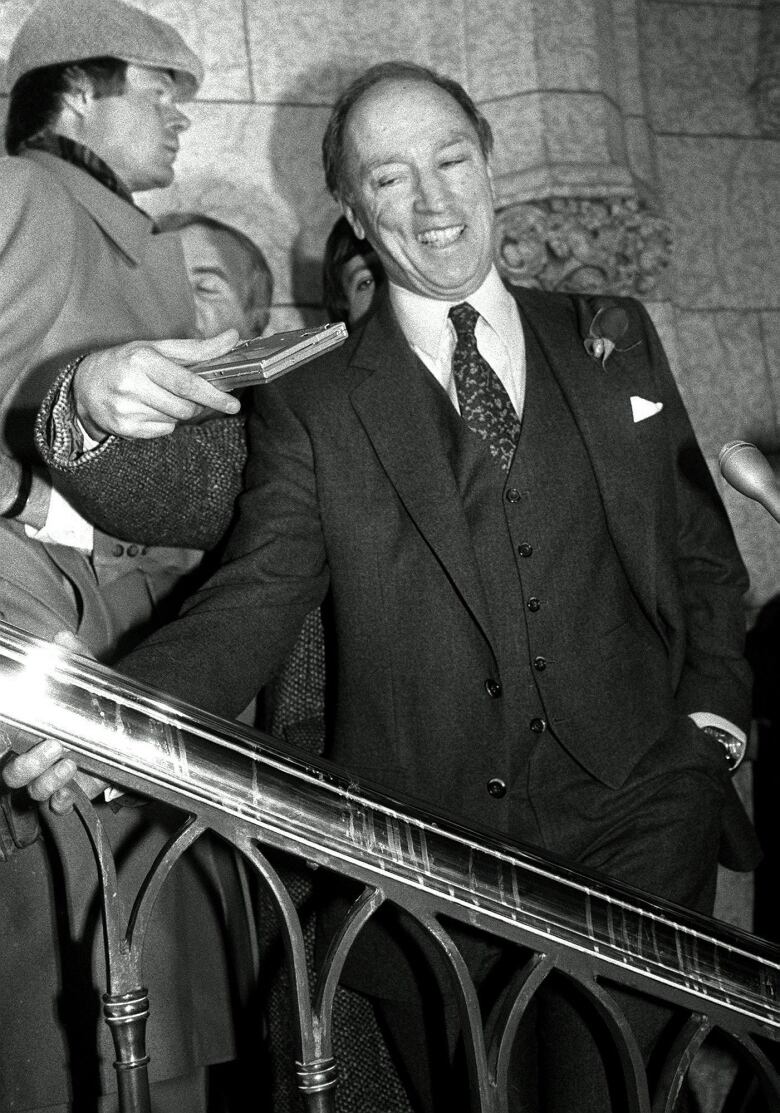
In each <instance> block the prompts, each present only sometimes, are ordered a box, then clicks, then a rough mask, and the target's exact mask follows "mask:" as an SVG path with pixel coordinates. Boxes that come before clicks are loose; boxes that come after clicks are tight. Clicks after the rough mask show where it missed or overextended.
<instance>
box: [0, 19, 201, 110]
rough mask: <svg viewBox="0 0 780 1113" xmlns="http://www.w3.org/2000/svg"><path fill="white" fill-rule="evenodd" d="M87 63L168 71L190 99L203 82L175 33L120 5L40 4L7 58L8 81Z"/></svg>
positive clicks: (195, 58) (198, 66) (193, 56)
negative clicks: (100, 60)
mask: <svg viewBox="0 0 780 1113" xmlns="http://www.w3.org/2000/svg"><path fill="white" fill-rule="evenodd" d="M88 58H119V59H120V61H123V62H132V63H134V64H135V65H137V66H154V67H155V68H158V69H164V70H171V71H172V72H173V74H174V77H175V79H176V84H177V85H178V86H179V90H180V93H181V95H182V96H183V97H184V98H185V99H188V98H190V97H192V96H194V95H195V92H196V91H197V89H198V86H199V85H200V83H201V81H202V80H203V66H202V65H201V62H200V59H199V58H198V56H197V55H196V54H194V53H193V52H192V51H191V50H190V48H189V47H188V46H187V44H186V43H185V41H184V39H183V38H182V37H181V35H180V34H179V32H178V31H176V30H175V29H174V28H173V27H171V25H170V23H165V22H164V20H162V19H157V18H156V17H155V16H153V15H147V13H146V12H143V11H141V9H140V8H136V7H133V5H132V4H125V3H123V2H122V0H41V2H40V3H39V4H37V5H36V7H35V8H34V9H33V10H32V12H31V13H30V15H29V16H28V17H27V19H26V20H25V21H24V23H23V24H22V26H21V27H20V28H19V33H18V34H17V36H16V38H15V39H14V41H13V43H12V45H11V52H10V54H9V56H8V66H7V71H6V72H7V78H8V86H9V88H13V86H14V85H15V84H16V82H17V81H18V80H19V78H20V77H24V75H25V74H27V73H29V72H30V71H31V70H37V69H40V68H41V66H56V65H61V64H63V63H65V62H78V61H83V60H86V59H88Z"/></svg>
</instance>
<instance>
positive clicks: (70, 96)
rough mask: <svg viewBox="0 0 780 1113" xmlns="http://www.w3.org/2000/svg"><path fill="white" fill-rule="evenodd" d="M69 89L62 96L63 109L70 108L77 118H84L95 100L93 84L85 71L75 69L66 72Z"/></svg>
mask: <svg viewBox="0 0 780 1113" xmlns="http://www.w3.org/2000/svg"><path fill="white" fill-rule="evenodd" d="M66 76H67V78H68V89H67V91H66V92H64V93H63V94H62V104H63V107H66V108H69V109H70V111H71V112H74V113H75V114H76V115H77V116H83V115H84V114H85V113H86V111H87V109H88V108H89V105H90V103H91V102H92V101H93V100H94V99H95V91H94V89H93V87H92V82H91V81H90V80H89V78H88V77H87V75H86V74H85V73H84V71H83V70H80V69H78V68H77V67H75V66H74V67H73V68H72V69H69V70H67V71H66Z"/></svg>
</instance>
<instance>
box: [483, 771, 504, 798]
mask: <svg viewBox="0 0 780 1113" xmlns="http://www.w3.org/2000/svg"><path fill="white" fill-rule="evenodd" d="M487 790H488V793H489V794H490V795H491V796H492V797H493V798H494V799H495V800H500V799H501V797H502V796H506V781H502V780H501V778H500V777H491V778H490V780H489V781H488V783H487Z"/></svg>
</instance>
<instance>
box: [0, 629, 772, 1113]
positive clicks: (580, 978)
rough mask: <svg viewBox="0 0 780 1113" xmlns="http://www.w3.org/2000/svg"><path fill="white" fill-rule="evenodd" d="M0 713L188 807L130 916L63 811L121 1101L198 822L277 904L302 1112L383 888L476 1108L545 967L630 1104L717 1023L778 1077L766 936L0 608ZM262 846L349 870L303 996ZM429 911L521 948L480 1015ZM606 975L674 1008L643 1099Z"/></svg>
mask: <svg viewBox="0 0 780 1113" xmlns="http://www.w3.org/2000/svg"><path fill="white" fill-rule="evenodd" d="M0 721H4V722H5V723H7V724H10V725H11V726H13V727H20V728H23V729H24V730H26V731H29V732H31V733H32V734H34V735H35V736H38V737H56V738H59V739H61V740H63V741H64V742H66V743H67V744H68V745H69V746H70V747H71V749H72V750H73V751H74V752H75V753H76V754H77V755H78V761H79V764H80V766H81V767H82V768H84V769H85V770H86V771H88V772H91V773H94V774H96V775H98V776H102V777H104V778H106V779H108V780H110V781H113V782H114V783H118V784H120V785H122V786H123V787H125V788H127V789H130V790H132V791H135V792H139V793H142V794H146V795H148V796H152V797H155V798H157V799H161V800H163V801H165V802H167V803H169V804H172V805H174V806H176V807H178V808H181V809H182V810H183V811H184V812H185V813H187V816H188V818H187V820H186V822H185V823H184V825H183V827H182V829H181V831H180V832H179V834H178V835H177V836H175V837H174V838H173V839H172V840H171V842H170V843H169V845H168V847H167V850H166V851H165V853H164V854H162V855H161V856H160V858H159V859H158V861H157V862H156V863H155V866H154V867H153V869H152V871H151V872H150V874H149V876H148V877H147V879H146V881H145V882H144V885H143V886H142V888H141V891H140V892H139V894H138V895H137V899H136V901H135V904H134V907H133V911H132V913H131V914H130V916H129V917H127V916H126V915H125V912H124V907H123V905H122V901H121V897H120V896H119V894H118V892H117V886H116V877H115V873H114V866H113V862H112V860H111V856H110V852H109V851H108V849H107V845H106V843H105V840H104V839H103V836H102V831H101V825H100V822H99V820H97V818H96V815H95V812H94V810H93V809H92V808H91V807H90V806H89V805H88V803H87V802H86V799H85V798H84V799H83V800H82V801H81V804H80V807H79V812H80V815H81V817H82V820H83V822H84V823H85V825H86V827H87V829H88V832H89V834H90V837H91V839H92V841H93V845H94V848H95V854H96V860H97V863H98V869H99V871H100V875H101V881H102V887H103V890H104V919H105V932H106V945H107V956H108V983H109V984H108V993H107V994H106V996H105V998H104V1001H105V1007H104V1013H105V1018H106V1021H107V1023H108V1024H109V1025H110V1026H111V1028H112V1034H113V1036H114V1042H115V1047H116V1053H117V1062H116V1066H117V1070H118V1073H119V1083H120V1102H121V1105H120V1108H121V1109H122V1110H123V1113H147V1111H148V1109H149V1105H148V1085H147V1080H146V1062H147V1057H146V1051H145V1044H144V1025H145V1016H146V1012H147V1008H148V1002H147V999H146V993H145V990H144V989H143V988H142V981H141V977H140V952H141V948H142V944H143V932H144V929H145V926H146V923H147V920H148V917H149V914H150V911H151V906H152V904H153V901H154V898H155V896H156V895H157V892H158V891H159V888H160V886H161V885H162V884H163V882H164V880H165V877H166V876H167V874H168V872H169V870H170V869H171V867H172V865H173V864H174V862H175V861H176V860H177V858H178V857H179V856H180V855H181V854H182V853H183V852H184V850H185V849H186V848H187V847H188V846H190V845H191V844H192V843H193V842H194V841H195V839H196V838H197V837H198V836H199V835H200V834H201V833H202V832H203V831H204V830H206V829H212V830H215V831H217V832H218V833H219V834H221V835H222V836H223V837H225V838H227V839H228V840H230V841H231V842H232V843H233V844H234V845H235V846H236V847H238V848H239V849H240V850H241V851H242V852H243V854H244V855H245V856H246V857H247V858H248V859H249V860H250V861H252V863H253V864H254V865H255V867H256V868H257V870H258V871H259V872H260V874H261V876H262V877H263V878H264V880H265V883H266V885H267V886H268V888H269V889H270V891H271V893H272V894H273V897H274V900H275V903H276V905H277V908H278V910H279V914H280V917H281V921H282V924H283V934H284V937H285V946H286V951H287V959H288V963H289V964H290V968H291V974H292V977H291V991H292V1001H291V1007H292V1010H293V1015H294V1017H295V1020H296V1032H297V1039H298V1044H299V1046H298V1063H297V1071H298V1085H299V1088H300V1091H301V1093H302V1095H303V1098H304V1102H305V1104H306V1108H307V1110H309V1111H310V1113H315V1111H322V1113H325V1111H329V1110H333V1109H334V1108H335V1107H334V1105H333V1097H334V1087H335V1085H336V1064H335V1061H334V1058H333V1052H332V1011H333V1000H334V994H335V989H336V985H337V983H338V979H339V976H340V973H341V970H342V968H343V965H344V961H345V959H346V957H347V954H348V952H349V949H350V947H351V945H352V943H353V942H354V940H355V938H356V936H357V935H358V933H359V931H360V930H361V928H362V927H363V926H364V925H365V924H366V922H367V921H368V920H369V919H370V918H371V916H372V915H373V914H374V913H375V912H376V911H377V909H378V908H379V907H380V905H382V903H383V902H385V901H391V902H394V903H396V904H397V905H399V906H401V907H402V908H404V909H405V910H406V911H407V912H409V914H410V915H411V916H412V917H413V918H414V919H415V920H416V921H417V922H418V924H419V925H421V927H422V929H423V930H424V931H426V932H427V933H428V934H429V937H430V938H431V939H432V940H433V941H434V944H435V946H436V947H438V948H439V950H440V953H441V955H442V957H443V960H444V961H445V963H446V964H447V966H448V968H449V970H450V972H451V975H452V979H453V983H454V985H455V986H456V987H457V991H458V993H459V995H460V1011H461V1015H462V1018H463V1023H464V1028H465V1031H466V1041H465V1042H466V1045H467V1057H468V1064H469V1071H470V1079H471V1087H472V1107H473V1108H474V1109H479V1110H480V1111H482V1113H502V1111H503V1110H505V1109H506V1108H507V1106H506V1101H507V1097H506V1093H507V1083H508V1072H509V1059H510V1052H511V1049H512V1045H513V1041H514V1038H515V1036H516V1035H517V1031H518V1028H519V1025H520V1022H521V1020H522V1018H523V1016H524V1014H525V1011H526V1009H527V1006H528V1004H529V1002H530V1001H531V999H532V998H533V996H534V994H535V992H536V990H537V989H538V988H539V986H540V985H541V984H542V982H544V981H545V979H546V978H547V976H548V975H549V974H550V973H551V971H558V972H561V973H562V974H563V975H565V976H566V977H567V978H569V979H571V980H572V981H573V982H574V983H575V984H576V986H577V988H578V989H579V990H580V991H581V992H582V993H583V994H584V995H585V996H586V997H587V998H588V999H589V1000H590V1001H591V1002H592V1003H593V1004H594V1005H595V1007H596V1009H597V1011H598V1013H599V1015H600V1016H601V1018H602V1020H603V1021H604V1023H605V1024H606V1027H607V1029H608V1030H609V1032H610V1034H611V1036H612V1039H613V1041H614V1044H615V1047H616V1049H617V1052H618V1060H619V1062H620V1064H621V1070H622V1072H623V1081H624V1084H625V1092H626V1105H625V1108H626V1110H628V1111H630V1113H633V1111H636V1113H649V1111H650V1110H651V1108H652V1109H653V1110H654V1111H658V1113H660V1111H661V1110H663V1111H671V1110H672V1109H674V1107H675V1101H676V1098H677V1095H678V1094H679V1092H680V1090H681V1087H682V1085H683V1083H684V1081H685V1077H686V1072H687V1070H688V1068H689V1067H690V1064H691V1061H692V1059H693V1057H694V1055H695V1053H696V1051H697V1050H698V1048H699V1047H700V1046H701V1045H702V1043H703V1042H704V1041H705V1040H706V1039H707V1038H708V1037H709V1036H710V1035H711V1034H712V1033H713V1032H714V1031H718V1032H719V1033H720V1034H721V1035H723V1036H724V1037H725V1038H726V1039H727V1041H728V1042H729V1043H730V1044H731V1046H732V1047H733V1048H734V1049H735V1050H736V1052H737V1053H738V1055H739V1056H740V1058H741V1060H742V1061H743V1062H744V1063H745V1064H746V1065H747V1067H748V1069H749V1071H750V1073H751V1074H752V1077H753V1079H754V1081H755V1084H756V1085H757V1086H758V1088H759V1089H760V1090H761V1092H762V1094H763V1095H764V1097H765V1099H766V1101H767V1103H768V1105H769V1108H771V1109H780V1088H779V1087H778V1079H777V1075H776V1072H775V1071H774V1069H773V1067H772V1065H771V1063H770V1059H769V1056H768V1054H767V1050H766V1049H765V1048H764V1047H762V1044H764V1043H765V1041H778V1040H780V1003H779V1002H778V989H779V988H780V979H779V975H780V950H778V949H777V948H775V947H773V946H771V945H770V944H768V943H766V942H764V941H761V940H759V939H756V938H753V937H751V936H749V935H746V934H744V933H742V932H739V931H736V930H734V929H731V928H729V927H727V926H726V925H724V924H721V923H718V922H716V921H714V920H709V919H707V918H705V917H700V916H696V915H694V914H691V913H688V912H685V911H683V910H682V909H679V908H677V907H675V906H673V905H669V904H664V903H663V902H657V901H654V900H651V899H649V898H646V897H644V896H643V895H641V894H639V893H638V892H636V891H634V890H632V889H629V888H625V887H622V886H620V885H618V884H615V883H610V882H606V881H604V880H602V879H599V878H595V877H591V876H588V875H583V874H580V873H577V872H576V871H574V870H572V869H569V868H566V867H565V866H562V865H560V864H557V863H553V862H550V861H548V860H546V859H545V858H544V857H543V856H542V855H540V854H538V853H535V852H533V851H530V850H528V849H526V848H524V847H522V846H519V845H514V844H511V843H508V842H504V841H501V840H500V839H497V838H495V837H494V836H491V835H489V834H486V833H483V832H475V831H472V830H469V829H466V828H463V827H461V826H459V825H458V824H457V823H455V822H452V821H449V820H448V819H446V818H443V817H432V816H431V815H429V814H427V813H424V812H422V811H420V810H419V809H418V808H416V807H415V806H414V805H413V804H410V803H405V802H402V801H399V800H396V799H392V798H389V797H387V796H385V795H382V794H381V793H379V792H376V791H372V790H370V789H367V788H364V787H361V786H360V785H358V784H355V783H354V782H351V781H350V780H349V779H348V778H347V777H345V776H344V775H343V774H342V773H340V772H339V770H338V768H337V767H335V766H333V765H331V764H329V763H327V762H324V761H318V760H313V759H310V758H308V757H305V758H304V757H302V756H300V755H298V754H297V753H295V752H293V751H291V750H287V749H285V748H284V747H281V746H279V745H278V744H276V743H275V742H273V741H271V740H270V739H268V738H266V737H265V736H262V735H259V734H257V733H256V732H254V731H251V730H249V729H247V728H244V727H242V726H240V725H237V724H234V723H229V722H226V721H224V720H221V719H218V718H216V717H215V716H213V715H210V714H207V713H205V712H202V711H199V710H196V709H195V708H192V707H189V706H187V705H185V704H182V703H180V702H177V701H175V700H172V699H169V698H167V697H165V696H163V695H161V694H160V693H158V692H156V691H154V690H153V689H151V688H147V687H145V686H142V685H139V684H136V683H134V682H131V681H129V680H126V679H124V678H122V677H120V676H118V675H117V674H116V673H114V672H112V671H111V670H109V669H107V668H104V667H103V666H100V665H97V664H94V663H93V662H91V661H89V660H87V659H86V658H83V657H79V656H74V655H68V654H65V653H64V652H63V651H61V650H58V649H56V648H55V647H53V646H51V645H49V644H48V643H46V642H42V641H40V640H39V639H36V638H34V637H31V636H29V635H26V634H24V633H22V632H21V631H19V630H17V629H16V628H14V627H12V626H9V625H8V624H6V623H0ZM260 845H262V846H266V847H275V848H280V849H282V850H284V851H287V852H291V853H293V854H296V855H299V856H301V857H302V858H304V859H305V860H307V861H309V862H312V863H316V864H317V865H320V866H325V867H328V868H329V869H332V870H335V871H337V872H339V873H341V874H343V875H345V876H348V877H350V878H353V879H356V880H357V881H359V882H361V883H363V884H364V886H365V888H364V890H363V895H362V897H361V898H360V899H359V900H357V901H356V903H355V904H354V906H353V907H352V909H351V912H350V914H349V916H348V917H347V919H346V921H345V923H344V924H343V926H342V928H341V931H340V933H338V935H337V938H336V940H335V941H334V943H333V944H332V946H331V948H330V951H329V954H328V956H327V958H326V961H325V964H324V967H323V969H322V970H321V972H320V974H319V977H318V981H317V987H316V991H314V992H310V988H309V977H308V974H307V969H306V960H305V953H304V945H303V936H302V931H301V926H300V922H299V920H298V916H297V913H296V911H295V907H294V905H293V903H292V900H291V899H290V897H289V895H288V893H287V891H286V889H285V887H284V885H283V884H282V883H281V881H280V879H279V876H278V874H277V873H276V872H275V871H274V869H273V868H272V866H271V865H270V863H269V862H268V860H267V858H266V857H265V856H264V855H263V854H262V853H261V851H260V849H259V846H260ZM442 914H444V915H446V916H448V917H450V918H451V919H454V920H457V921H462V922H464V923H467V924H469V925H472V926H475V927H477V928H481V929H483V930H484V931H485V932H489V933H491V934H492V935H494V936H499V937H501V938H503V939H505V940H509V941H512V942H514V943H517V944H519V945H520V946H521V947H523V948H526V949H530V951H532V952H533V957H532V958H531V959H530V960H529V961H528V963H527V964H526V965H525V966H524V967H523V969H522V970H519V971H518V974H517V977H516V979H515V980H514V981H513V982H512V985H511V987H508V990H507V995H505V997H504V999H503V1000H502V1001H501V1002H500V1003H499V1004H498V1005H497V1007H496V1010H495V1012H494V1014H493V1015H492V1016H491V1017H490V1018H488V1022H487V1023H486V1024H485V1025H484V1026H483V1023H482V1019H481V1016H480V1008H479V1004H478V1002H477V998H476V991H475V988H474V984H473V982H472V980H471V977H470V975H469V972H468V969H467V967H466V964H465V962H464V960H463V958H462V955H461V953H460V951H459V950H458V947H457V946H456V944H455V943H454V941H453V939H452V938H451V936H450V935H449V934H448V933H447V931H446V930H445V928H444V927H443V926H442V924H441V923H440V921H439V919H438V917H439V916H440V915H442ZM604 981H608V982H611V983H620V984H622V985H627V986H631V987H634V988H635V989H639V990H641V991H643V992H645V993H647V994H649V995H650V996H652V997H654V998H656V999H660V1000H662V1001H666V1002H670V1003H672V1004H674V1005H676V1006H679V1007H681V1008H682V1009H684V1010H685V1013H686V1015H687V1016H688V1020H687V1022H686V1023H685V1024H684V1025H683V1026H682V1027H681V1030H680V1033H679V1036H678V1037H677V1039H676V1042H675V1044H674V1046H673V1047H672V1050H671V1052H670V1053H669V1057H668V1059H667V1062H666V1066H665V1069H664V1071H663V1072H662V1077H661V1082H660V1084H659V1086H658V1087H657V1090H656V1093H655V1097H654V1100H653V1101H652V1102H651V1096H650V1093H649V1087H648V1082H647V1078H646V1076H645V1072H644V1067H643V1065H642V1061H641V1055H640V1053H639V1049H638V1046H637V1044H636V1041H635V1039H634V1036H633V1034H632V1032H631V1030H630V1027H629V1025H628V1023H627V1021H626V1020H625V1017H624V1016H623V1015H622V1013H621V1011H620V1008H619V1007H618V1005H617V1004H616V1003H615V1000H614V997H613V996H612V995H611V993H610V992H609V990H608V989H606V988H605V987H604V985H603V984H602V983H603V982H604Z"/></svg>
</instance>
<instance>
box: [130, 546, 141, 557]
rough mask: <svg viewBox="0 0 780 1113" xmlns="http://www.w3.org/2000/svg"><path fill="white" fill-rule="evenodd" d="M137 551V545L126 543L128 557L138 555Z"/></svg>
mask: <svg viewBox="0 0 780 1113" xmlns="http://www.w3.org/2000/svg"><path fill="white" fill-rule="evenodd" d="M138 553H139V548H138V546H137V545H128V546H127V555H128V556H129V557H134V556H138Z"/></svg>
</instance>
